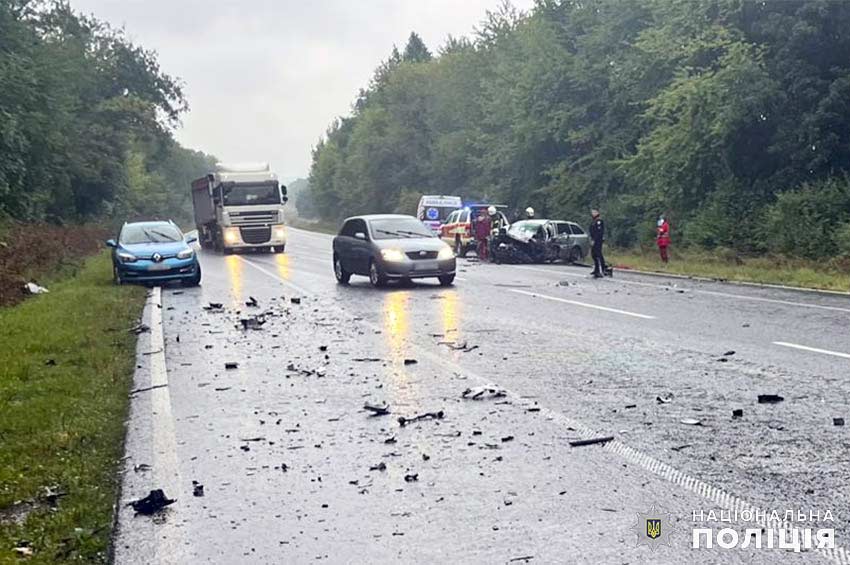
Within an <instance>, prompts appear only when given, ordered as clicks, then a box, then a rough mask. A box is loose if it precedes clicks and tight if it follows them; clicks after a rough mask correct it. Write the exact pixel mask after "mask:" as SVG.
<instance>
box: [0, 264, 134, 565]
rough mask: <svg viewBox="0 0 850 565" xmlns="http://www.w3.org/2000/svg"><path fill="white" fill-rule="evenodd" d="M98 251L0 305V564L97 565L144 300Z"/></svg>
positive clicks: (115, 481)
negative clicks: (28, 294)
mask: <svg viewBox="0 0 850 565" xmlns="http://www.w3.org/2000/svg"><path fill="white" fill-rule="evenodd" d="M111 275H112V271H111V264H110V259H109V256H108V254H107V253H100V254H98V255H95V256H92V257H90V258H88V259H87V260H86V261H85V262H84V263H83V264H82V266H81V267H80V269H79V270H78V271H77V272H76V273H75V274H74V276H72V277H70V278H65V279H56V280H53V281H52V283H51V285H50V287H49V289H50V292H49V294H43V295H38V296H34V297H32V298H30V299H28V300H26V301H24V302H23V303H21V304H18V305H17V306H14V307H7V308H0V563H18V562H21V559H20V556H18V555H17V554H16V553H15V551H14V548H15V547H23V546H27V545H28V546H29V547H30V548H31V550H32V552H33V554H32V556H31V557H30V558H28V559H26V562H27V563H71V562H75V563H105V562H106V561H107V545H108V541H109V535H110V530H111V525H112V507H113V504H114V502H115V496H116V489H117V488H118V485H119V482H120V478H119V476H118V474H117V470H118V464H119V460H120V458H121V457H122V455H123V441H124V421H125V419H126V414H127V410H128V405H129V404H128V394H127V393H128V391H129V387H130V384H131V381H132V374H133V367H134V361H135V343H136V338H135V336H134V335H133V334H131V333H129V332H128V331H127V330H128V328H130V327H131V326H133V325H134V323H135V322H136V320H137V319H138V316H139V313H140V312H141V308H142V305H143V302H144V298H145V291H144V289H142V288H138V287H116V286H113V285H112V282H111Z"/></svg>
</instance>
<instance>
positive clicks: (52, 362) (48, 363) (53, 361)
mask: <svg viewBox="0 0 850 565" xmlns="http://www.w3.org/2000/svg"><path fill="white" fill-rule="evenodd" d="M44 364H45V365H46V366H48V367H55V366H56V359H48V360H47V361H45V362H44Z"/></svg>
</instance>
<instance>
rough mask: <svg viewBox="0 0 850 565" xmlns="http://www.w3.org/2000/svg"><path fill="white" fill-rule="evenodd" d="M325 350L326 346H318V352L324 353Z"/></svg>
mask: <svg viewBox="0 0 850 565" xmlns="http://www.w3.org/2000/svg"><path fill="white" fill-rule="evenodd" d="M327 350H328V346H327V345H320V346H319V351H322V352H325V351H327Z"/></svg>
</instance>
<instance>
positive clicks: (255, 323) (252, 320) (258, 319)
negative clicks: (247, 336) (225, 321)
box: [239, 315, 266, 330]
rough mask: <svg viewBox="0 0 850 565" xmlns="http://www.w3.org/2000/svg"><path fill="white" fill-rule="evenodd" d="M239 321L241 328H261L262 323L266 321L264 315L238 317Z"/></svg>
mask: <svg viewBox="0 0 850 565" xmlns="http://www.w3.org/2000/svg"><path fill="white" fill-rule="evenodd" d="M239 323H240V324H242V329H243V330H261V329H263V324H265V323H266V317H265V316H263V315H259V316H251V317H248V318H240V319H239Z"/></svg>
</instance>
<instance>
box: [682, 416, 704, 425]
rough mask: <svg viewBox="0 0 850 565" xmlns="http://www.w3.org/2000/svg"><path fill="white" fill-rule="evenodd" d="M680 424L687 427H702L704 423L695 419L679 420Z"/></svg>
mask: <svg viewBox="0 0 850 565" xmlns="http://www.w3.org/2000/svg"><path fill="white" fill-rule="evenodd" d="M679 423H681V424H685V425H686V426H701V425H702V422H701V421H699V420H697V419H695V418H683V419H681V420H679Z"/></svg>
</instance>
